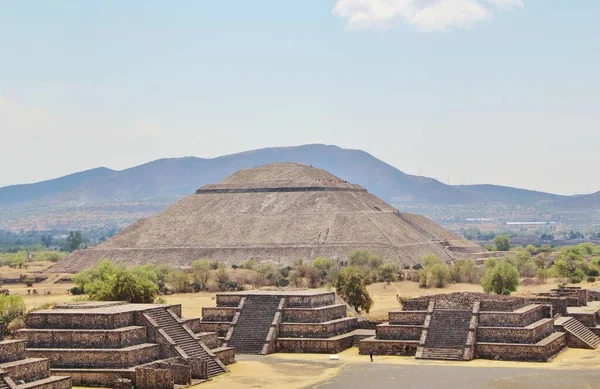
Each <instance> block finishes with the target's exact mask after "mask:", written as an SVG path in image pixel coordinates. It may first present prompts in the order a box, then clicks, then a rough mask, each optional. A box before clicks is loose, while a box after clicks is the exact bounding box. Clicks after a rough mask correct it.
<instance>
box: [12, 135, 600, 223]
mask: <svg viewBox="0 0 600 389" xmlns="http://www.w3.org/2000/svg"><path fill="white" fill-rule="evenodd" d="M273 162H295V163H300V164H305V165H312V166H315V167H319V168H322V169H324V170H327V171H329V172H331V173H332V174H334V175H336V176H338V177H341V178H343V179H344V180H348V181H350V182H353V183H356V184H359V185H361V186H363V187H365V188H367V189H368V190H369V191H370V192H371V193H373V194H374V195H376V196H378V197H380V198H382V199H383V200H385V201H387V202H390V203H392V204H394V205H395V206H397V207H399V208H403V207H409V208H410V207H414V206H417V207H419V209H424V210H425V213H427V209H429V207H434V206H437V207H447V206H450V205H452V206H455V205H458V206H468V207H471V208H472V207H475V208H477V207H482V205H484V204H489V203H495V204H502V205H503V206H504V205H506V206H511V205H534V206H537V205H539V204H546V205H552V207H563V208H569V207H571V208H572V207H575V208H578V207H582V206H588V205H590V204H591V205H593V206H598V203H599V201H598V200H595V199H598V198H600V195H598V194H595V195H585V196H576V197H574V196H558V195H553V194H548V193H543V192H535V191H529V190H523V189H516V188H510V187H503V186H496V185H466V186H451V185H446V184H444V183H442V182H440V181H437V180H435V179H432V178H428V177H420V176H413V175H409V174H406V173H403V172H401V171H400V170H398V169H396V168H395V167H393V166H391V165H389V164H387V163H385V162H383V161H381V160H379V159H377V158H375V157H374V156H372V155H370V154H368V153H366V152H364V151H361V150H349V149H342V148H340V147H337V146H329V145H321V144H315V145H304V146H296V147H274V148H265V149H259V150H253V151H247V152H242V153H238V154H232V155H226V156H222V157H218V158H211V159H205V158H196V157H185V158H167V159H159V160H156V161H152V162H149V163H146V164H143V165H139V166H135V167H132V168H129V169H125V170H121V171H115V170H111V169H107V168H97V169H92V170H87V171H83V172H79V173H75V174H71V175H68V176H65V177H61V178H57V179H53V180H48V181H43V182H39V183H34V184H26V185H14V186H8V187H4V188H0V228H10V229H19V228H23V229H31V228H37V229H44V228H49V227H62V228H88V227H92V226H102V225H106V224H116V225H118V226H120V227H124V226H126V225H128V224H130V223H132V222H133V221H135V220H137V219H138V218H140V217H147V216H151V215H152V214H154V213H156V212H158V211H159V210H162V209H164V208H166V206H167V205H169V204H172V203H173V202H175V201H177V200H179V199H181V198H182V197H184V196H187V195H190V194H193V193H194V192H195V191H196V189H198V188H199V187H201V186H203V185H206V184H211V183H217V182H220V181H221V180H223V179H224V178H225V177H227V176H229V175H231V174H233V173H235V172H236V171H238V170H240V169H246V168H251V167H256V166H261V165H266V164H269V163H273ZM483 209H485V208H483ZM434 217H435V216H434Z"/></svg>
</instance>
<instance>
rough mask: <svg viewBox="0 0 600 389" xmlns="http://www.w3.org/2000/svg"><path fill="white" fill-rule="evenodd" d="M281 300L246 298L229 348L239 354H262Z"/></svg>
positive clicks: (266, 297) (273, 298)
mask: <svg viewBox="0 0 600 389" xmlns="http://www.w3.org/2000/svg"><path fill="white" fill-rule="evenodd" d="M280 300H281V298H280V297H277V296H265V295H257V296H252V295H248V296H246V301H245V302H244V306H243V307H242V310H241V311H240V315H239V317H238V321H237V323H236V324H235V326H234V327H233V332H232V334H231V338H230V339H229V342H228V343H227V346H229V347H233V348H235V352H236V353H239V354H261V353H262V349H263V346H264V345H265V342H266V340H267V335H268V334H269V329H270V328H271V323H272V322H273V318H274V317H275V314H276V313H277V308H278V307H279V303H280Z"/></svg>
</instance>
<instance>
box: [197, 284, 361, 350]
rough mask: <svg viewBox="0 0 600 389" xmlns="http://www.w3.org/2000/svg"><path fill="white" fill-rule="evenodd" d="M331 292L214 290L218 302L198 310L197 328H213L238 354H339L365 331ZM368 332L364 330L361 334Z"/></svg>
mask: <svg viewBox="0 0 600 389" xmlns="http://www.w3.org/2000/svg"><path fill="white" fill-rule="evenodd" d="M357 326H358V318H357V317H349V316H348V314H347V306H346V304H345V303H344V302H343V301H339V300H336V296H335V293H334V292H328V291H323V290H304V291H289V292H282V291H248V292H231V293H219V294H217V306H216V307H214V308H206V307H205V308H203V309H202V320H200V321H199V322H198V323H197V325H196V326H195V327H196V328H197V329H198V331H202V332H217V333H218V334H219V338H220V342H221V343H222V345H223V346H227V347H234V348H235V351H236V353H243V354H263V355H264V354H270V353H274V352H307V353H309V352H310V353H338V352H340V351H342V350H345V349H347V348H349V347H351V346H352V345H353V344H356V343H357V342H358V341H359V340H360V339H362V338H364V337H365V336H369V335H370V334H371V333H372V331H368V330H367V331H365V330H360V329H357ZM365 334H366V335H365Z"/></svg>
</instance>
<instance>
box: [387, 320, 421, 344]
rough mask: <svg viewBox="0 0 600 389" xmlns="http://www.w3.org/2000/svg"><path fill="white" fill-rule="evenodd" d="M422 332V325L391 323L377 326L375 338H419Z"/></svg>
mask: <svg viewBox="0 0 600 389" xmlns="http://www.w3.org/2000/svg"><path fill="white" fill-rule="evenodd" d="M422 332H423V326H422V325H393V324H382V325H380V326H377V339H387V340H400V339H405V340H419V339H420V338H421V333H422Z"/></svg>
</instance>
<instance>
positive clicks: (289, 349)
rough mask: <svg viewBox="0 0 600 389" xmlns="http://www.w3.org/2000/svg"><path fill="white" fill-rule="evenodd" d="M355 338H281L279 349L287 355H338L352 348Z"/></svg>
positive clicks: (278, 344)
mask: <svg viewBox="0 0 600 389" xmlns="http://www.w3.org/2000/svg"><path fill="white" fill-rule="evenodd" d="M353 338H354V337H353V336H352V335H345V336H339V337H336V338H335V339H302V338H279V339H277V349H278V350H279V351H280V352H286V353H326V354H336V353H339V352H342V351H343V350H345V349H347V348H350V347H352V342H353V340H354V339H353Z"/></svg>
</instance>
